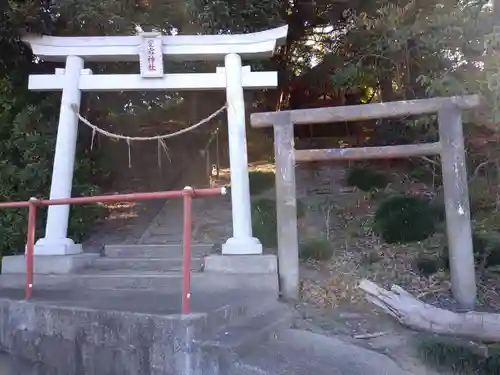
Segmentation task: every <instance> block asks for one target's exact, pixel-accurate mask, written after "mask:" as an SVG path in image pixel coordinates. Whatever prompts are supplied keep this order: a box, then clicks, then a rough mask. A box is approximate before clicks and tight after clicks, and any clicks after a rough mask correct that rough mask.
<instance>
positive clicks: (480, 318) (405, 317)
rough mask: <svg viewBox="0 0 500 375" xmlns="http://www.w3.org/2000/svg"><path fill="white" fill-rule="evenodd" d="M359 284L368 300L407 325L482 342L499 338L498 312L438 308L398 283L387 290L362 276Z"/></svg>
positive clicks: (494, 340) (499, 321) (499, 317)
mask: <svg viewBox="0 0 500 375" xmlns="http://www.w3.org/2000/svg"><path fill="white" fill-rule="evenodd" d="M359 288H360V289H361V290H363V291H364V292H365V293H366V294H367V297H366V298H367V299H368V301H370V302H372V303H374V304H375V305H377V306H379V307H380V308H382V310H384V311H385V312H386V313H387V314H389V315H391V316H393V317H394V318H396V319H397V320H398V321H399V322H400V323H401V324H402V325H404V326H406V327H408V328H412V329H414V330H417V331H423V332H432V333H438V334H442V335H450V336H458V337H465V338H469V339H474V340H479V341H484V342H498V341H500V314H489V313H481V312H475V311H471V312H467V313H454V312H451V311H448V310H443V309H439V308H437V307H434V306H431V305H428V304H426V303H423V302H422V301H419V300H418V299H416V298H415V297H413V296H412V295H411V294H410V293H408V292H407V291H405V290H404V289H403V288H401V287H399V286H397V285H393V286H392V287H391V290H386V289H384V288H381V287H379V286H378V285H376V284H375V283H373V282H371V281H369V280H363V281H361V283H360V285H359Z"/></svg>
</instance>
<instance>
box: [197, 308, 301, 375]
mask: <svg viewBox="0 0 500 375" xmlns="http://www.w3.org/2000/svg"><path fill="white" fill-rule="evenodd" d="M256 304H257V305H259V304H258V303H257V302H256ZM292 319H293V313H292V311H291V310H290V309H289V308H288V307H287V306H285V305H283V304H280V303H279V302H277V301H273V302H272V303H271V304H268V305H266V306H263V305H260V309H258V310H257V311H254V313H253V314H247V315H246V316H244V317H241V318H240V319H237V320H235V321H234V322H232V323H231V324H230V325H228V326H226V327H224V328H223V329H221V330H219V331H218V332H216V333H215V334H213V335H212V336H211V337H201V338H199V339H197V340H195V344H197V347H198V355H199V359H200V360H199V371H198V373H200V374H201V375H211V374H219V375H229V374H231V370H232V367H233V365H232V364H233V363H234V362H235V361H236V360H237V359H238V357H239V356H242V355H244V354H246V353H248V352H249V351H251V350H252V349H253V348H254V347H255V346H258V345H260V344H262V343H263V342H267V341H268V340H270V339H273V338H274V337H275V335H277V334H278V332H280V331H281V330H283V329H287V328H289V327H290V325H291V323H292Z"/></svg>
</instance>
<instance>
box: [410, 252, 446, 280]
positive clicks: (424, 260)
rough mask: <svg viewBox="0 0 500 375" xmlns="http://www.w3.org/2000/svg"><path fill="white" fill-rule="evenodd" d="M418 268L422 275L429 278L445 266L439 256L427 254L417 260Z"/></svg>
mask: <svg viewBox="0 0 500 375" xmlns="http://www.w3.org/2000/svg"><path fill="white" fill-rule="evenodd" d="M416 266H417V269H418V271H419V272H420V273H421V274H422V275H424V276H427V277H428V276H431V275H434V274H435V273H436V272H438V271H439V270H440V269H442V268H443V267H444V264H443V261H442V259H441V258H440V257H439V256H435V255H428V254H425V255H420V256H419V257H418V258H417V259H416Z"/></svg>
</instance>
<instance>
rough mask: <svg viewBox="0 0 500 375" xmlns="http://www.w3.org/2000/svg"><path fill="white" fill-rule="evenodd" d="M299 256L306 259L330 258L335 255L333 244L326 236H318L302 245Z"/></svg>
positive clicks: (319, 259) (320, 259)
mask: <svg viewBox="0 0 500 375" xmlns="http://www.w3.org/2000/svg"><path fill="white" fill-rule="evenodd" d="M299 256H300V258H301V259H304V260H317V261H322V260H329V259H331V258H332V256H333V246H332V244H331V243H330V241H328V240H327V239H326V238H316V239H312V240H309V241H307V242H305V243H303V244H301V245H300V249H299Z"/></svg>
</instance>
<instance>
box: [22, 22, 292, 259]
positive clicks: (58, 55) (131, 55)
mask: <svg viewBox="0 0 500 375" xmlns="http://www.w3.org/2000/svg"><path fill="white" fill-rule="evenodd" d="M287 31H288V28H287V26H284V27H280V28H276V29H272V30H267V31H263V32H258V33H253V34H245V35H201V36H199V35H196V36H191V35H179V36H162V35H161V34H159V33H143V34H141V35H137V36H127V37H115V36H111V37H51V36H41V37H40V36H27V37H25V38H24V41H25V42H26V43H28V44H29V45H30V46H31V47H32V49H33V53H34V54H35V55H37V56H38V57H39V58H40V59H42V60H45V61H65V62H66V67H65V69H64V71H62V70H60V71H59V72H58V74H47V75H32V76H30V81H29V88H30V89H31V90H37V91H52V90H62V92H63V94H62V102H61V112H60V118H59V127H58V135H57V142H56V150H55V157H54V169H53V174H52V185H51V190H50V198H51V199H57V198H69V197H70V196H71V186H72V180H73V167H74V158H75V151H76V137H77V129H78V120H77V117H76V115H75V114H74V113H73V112H72V110H71V106H73V105H76V106H77V107H79V106H80V96H81V92H82V91H146V90H157V91H166V90H215V89H219V90H220V89H225V90H226V92H227V104H228V109H227V111H228V114H227V118H228V130H229V153H230V167H231V199H232V210H233V213H232V217H233V237H231V238H230V239H228V240H227V242H226V243H225V244H224V245H223V248H222V252H223V254H261V253H262V245H261V244H260V242H259V241H258V240H257V239H256V238H254V237H253V236H252V220H251V210H250V189H249V180H248V158H247V144H246V127H245V105H244V99H243V89H244V88H253V89H262V88H275V87H276V86H277V73H276V72H251V71H250V69H249V68H248V67H242V62H241V61H242V58H248V59H254V60H255V59H262V58H269V57H271V56H272V55H273V53H274V51H275V49H276V47H277V46H279V45H282V44H283V43H284V42H285V39H286V35H287ZM164 57H166V58H167V59H169V58H171V59H176V60H182V61H199V60H219V61H221V60H223V61H224V62H225V68H224V69H218V70H217V72H216V73H198V74H197V73H195V74H164V72H163V58H164ZM137 60H139V61H140V65H141V74H140V75H139V74H115V75H109V74H100V75H92V74H89V72H88V71H84V70H83V67H84V66H83V62H84V61H137ZM68 218H69V207H68V206H58V207H50V209H49V211H48V217H47V226H46V233H45V237H44V238H42V239H40V240H39V241H38V242H37V244H36V246H35V254H37V255H71V254H78V253H80V252H81V251H82V248H81V245H77V244H75V243H74V242H73V241H72V240H71V239H69V238H68V237H67V228H68Z"/></svg>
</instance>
